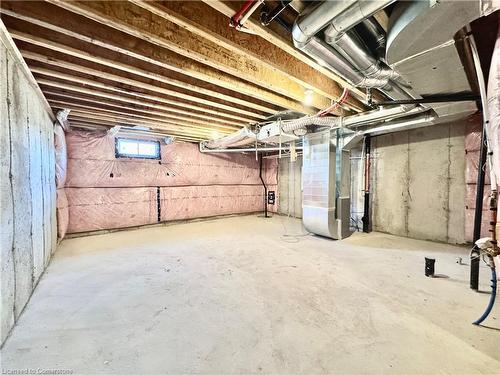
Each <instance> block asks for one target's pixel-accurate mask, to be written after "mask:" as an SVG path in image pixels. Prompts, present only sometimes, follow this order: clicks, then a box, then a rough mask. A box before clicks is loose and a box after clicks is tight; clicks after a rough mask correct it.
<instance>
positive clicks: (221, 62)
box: [47, 0, 331, 113]
mask: <svg viewBox="0 0 500 375" xmlns="http://www.w3.org/2000/svg"><path fill="white" fill-rule="evenodd" d="M47 1H49V2H50V3H53V4H56V5H58V6H60V7H62V8H64V9H67V10H70V11H72V12H74V13H77V14H80V15H83V16H86V17H88V18H90V19H93V20H94V21H97V22H100V23H103V24H105V25H107V26H110V27H113V28H115V29H116V30H119V31H122V32H124V33H127V34H130V35H133V36H135V37H137V38H141V39H145V40H147V41H149V42H151V43H154V44H156V45H158V46H160V47H162V48H166V49H168V50H171V51H173V52H175V53H177V54H179V55H182V56H184V57H186V58H189V59H191V60H194V61H199V62H202V63H203V64H205V65H208V66H210V67H212V68H215V69H218V70H220V71H222V72H224V73H227V74H229V75H232V76H234V77H239V78H241V79H243V80H245V81H247V82H250V83H252V84H253V85H255V86H257V87H261V88H263V89H264V90H262V91H261V90H258V89H255V88H254V89H253V90H250V91H248V92H243V91H241V92H242V93H244V94H246V95H250V96H254V97H256V98H259V99H262V100H265V101H268V102H270V103H273V104H276V105H279V106H281V107H284V108H289V109H293V110H296V111H299V112H302V113H315V110H313V109H311V108H309V107H306V106H305V105H303V104H302V103H301V102H302V100H303V99H304V91H305V88H304V87H301V86H300V85H298V84H296V83H295V82H293V81H292V80H290V79H289V78H287V77H285V76H283V75H281V74H280V73H279V72H278V71H276V70H274V71H273V70H272V69H268V68H267V67H264V66H261V65H258V64H255V63H253V62H251V61H249V60H248V59H245V58H244V56H242V55H240V54H234V53H232V52H231V51H228V50H227V49H225V48H223V47H221V46H219V45H218V44H216V43H213V42H210V41H209V40H208V39H204V38H201V37H199V36H197V35H196V34H193V33H190V32H189V31H188V30H186V29H184V28H182V27H180V26H178V25H175V24H173V23H171V22H169V21H167V20H165V19H164V18H161V17H159V16H157V15H155V14H153V13H151V12H149V11H146V10H145V9H143V8H140V7H138V6H136V5H133V4H131V3H127V2H119V1H113V2H105V1H102V2H75V1H69V2H68V1H59V0H47ZM241 88H242V89H243V86H242V87H241ZM236 91H238V90H236ZM271 92H274V93H276V94H279V95H277V96H273V95H270V93H271ZM330 104H331V103H330V101H329V100H327V99H326V98H324V97H318V96H315V97H314V103H313V106H314V107H316V108H318V109H319V108H324V107H327V106H329V105H330Z"/></svg>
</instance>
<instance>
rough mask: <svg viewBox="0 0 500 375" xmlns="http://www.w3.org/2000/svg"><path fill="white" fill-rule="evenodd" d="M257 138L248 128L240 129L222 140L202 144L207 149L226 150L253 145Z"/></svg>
mask: <svg viewBox="0 0 500 375" xmlns="http://www.w3.org/2000/svg"><path fill="white" fill-rule="evenodd" d="M256 139H257V136H256V135H255V133H254V132H252V131H251V130H249V129H248V128H241V129H240V130H238V131H237V132H235V133H233V134H230V135H227V136H225V137H223V138H218V139H213V140H211V141H205V142H203V146H204V147H205V148H209V149H218V148H226V147H231V146H243V145H248V144H250V143H255V140H256Z"/></svg>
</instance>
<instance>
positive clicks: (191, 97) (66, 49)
mask: <svg viewBox="0 0 500 375" xmlns="http://www.w3.org/2000/svg"><path fill="white" fill-rule="evenodd" d="M10 33H11V35H12V37H13V38H14V39H16V40H21V41H24V42H27V43H30V44H34V45H36V46H39V47H43V48H46V49H49V50H53V51H57V52H59V53H63V54H67V55H70V56H73V57H76V58H78V59H81V60H86V61H90V62H93V63H96V64H100V65H103V66H106V67H109V68H111V69H114V70H118V71H122V72H125V73H129V74H131V75H137V76H140V77H144V78H147V79H150V80H152V81H158V82H163V83H165V84H170V82H169V80H168V79H165V78H164V77H163V76H160V75H158V74H154V73H150V72H148V71H145V70H142V69H139V68H136V67H134V66H132V65H127V64H123V63H120V62H116V61H113V60H110V59H105V58H102V57H99V56H96V55H93V54H92V53H90V52H84V51H81V50H77V49H75V48H72V47H70V46H66V45H62V44H60V43H55V42H52V41H50V40H47V39H44V38H41V37H38V36H34V35H31V34H27V33H23V32H20V31H17V30H11V31H10ZM51 60H54V61H55V62H54V64H55V63H56V62H57V61H58V59H54V58H51V57H50V56H48V57H47V58H46V62H47V63H50V62H51ZM66 66H68V67H70V66H75V64H71V63H67V64H66ZM79 70H80V71H82V72H84V71H86V70H87V68H85V67H84V66H79ZM111 76H112V75H111V74H109V73H104V72H100V73H99V74H98V77H111ZM115 77H118V79H119V81H120V82H122V83H125V82H127V83H128V84H130V85H132V86H136V87H139V86H140V87H143V88H145V87H147V88H148V90H151V91H156V92H161V93H163V94H165V95H169V96H175V97H178V98H182V99H185V100H188V101H191V102H196V103H200V104H204V105H207V106H211V107H217V108H221V109H224V110H226V111H231V112H239V113H241V114H244V115H246V116H253V115H254V112H252V111H251V109H250V108H249V109H246V110H245V109H239V108H236V107H235V106H231V105H229V104H223V103H221V102H218V101H214V100H210V99H204V98H202V97H199V96H197V95H195V94H194V93H193V94H185V93H181V92H179V91H175V90H172V89H167V88H164V87H159V86H155V85H151V84H147V83H143V82H140V81H137V80H134V79H131V78H127V77H124V76H116V75H115ZM194 90H195V89H193V91H192V92H194ZM206 95H208V94H206ZM225 99H227V100H230V99H231V98H225ZM233 100H234V99H233ZM234 101H235V102H236V100H234ZM239 104H240V103H239ZM241 104H242V105H243V104H245V105H247V106H249V107H257V108H255V109H257V110H258V111H264V110H265V111H266V112H267V113H272V112H273V109H271V108H267V107H262V106H260V105H259V106H257V105H253V104H251V103H248V102H243V103H241Z"/></svg>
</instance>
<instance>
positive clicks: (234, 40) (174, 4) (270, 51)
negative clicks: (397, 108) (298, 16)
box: [130, 0, 362, 113]
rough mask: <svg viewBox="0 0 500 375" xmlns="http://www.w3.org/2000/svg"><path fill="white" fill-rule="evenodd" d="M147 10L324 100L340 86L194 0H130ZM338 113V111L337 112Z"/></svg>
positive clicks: (338, 93) (334, 97)
mask: <svg viewBox="0 0 500 375" xmlns="http://www.w3.org/2000/svg"><path fill="white" fill-rule="evenodd" d="M130 1H131V2H132V3H134V4H136V5H137V6H140V7H142V8H144V9H147V10H149V11H150V12H152V13H154V14H156V15H158V16H160V17H162V18H164V19H166V20H168V21H170V22H173V23H175V24H177V25H179V26H180V27H182V28H185V29H187V30H189V31H191V32H193V33H195V34H197V35H199V36H201V37H203V38H206V39H208V40H210V41H212V42H214V43H217V44H218V45H220V46H223V47H224V48H226V49H228V50H230V51H232V52H233V53H242V54H244V55H245V57H247V58H248V59H250V60H251V61H254V62H259V63H260V64H264V65H266V66H268V67H269V68H271V69H275V70H278V71H280V72H281V73H283V74H284V75H285V76H286V77H288V78H290V79H291V80H293V81H295V82H296V83H297V84H299V85H301V86H302V87H305V88H307V89H310V90H313V91H314V92H315V93H316V94H317V95H320V96H324V97H326V98H328V100H338V99H339V98H340V96H341V95H342V92H343V88H342V87H341V86H340V85H339V84H338V83H337V82H335V81H333V80H331V79H328V78H327V77H325V75H323V74H322V73H319V72H318V71H317V70H314V69H313V68H311V67H310V66H309V65H307V64H305V63H304V62H302V61H300V60H299V59H297V58H295V57H294V56H292V55H290V54H288V53H286V52H285V51H283V50H282V49H280V48H278V47H276V46H275V45H274V44H272V43H270V42H269V41H267V40H266V39H264V38H262V37H260V36H258V35H252V34H248V33H242V32H238V31H236V29H234V28H232V27H229V19H228V18H227V17H226V16H224V15H223V14H221V13H220V12H218V11H216V10H215V9H213V8H211V7H209V6H208V5H206V4H205V3H203V2H198V1H165V2H162V3H157V2H151V1H144V0H130ZM347 104H353V105H355V106H357V107H361V108H362V103H360V102H359V101H357V100H356V99H355V98H352V97H351V98H349V99H348V101H347ZM339 113H340V112H339Z"/></svg>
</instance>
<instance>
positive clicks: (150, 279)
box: [2, 216, 500, 375]
mask: <svg viewBox="0 0 500 375" xmlns="http://www.w3.org/2000/svg"><path fill="white" fill-rule="evenodd" d="M299 233H301V227H300V221H297V220H295V219H290V218H286V217H278V216H275V217H274V218H272V219H267V220H266V219H263V218H259V217H256V216H243V217H232V218H225V219H219V220H213V221H205V222H194V223H188V224H181V225H174V226H169V227H156V228H147V229H140V230H134V231H125V232H117V233H112V234H105V235H99V236H93V237H85V238H76V239H70V240H65V241H63V243H62V244H61V246H60V248H59V250H58V251H57V253H56V255H55V256H54V258H53V260H52V263H51V264H50V266H49V268H48V269H47V271H46V273H45V275H44V276H43V278H42V280H41V282H40V284H39V286H38V287H37V289H36V291H35V293H34V295H33V296H32V298H31V301H30V302H29V305H28V307H27V309H26V310H25V312H24V313H23V315H22V316H21V319H20V321H19V323H18V325H17V326H16V327H15V328H14V331H13V333H12V335H11V337H10V338H9V339H8V341H7V342H6V344H5V345H4V348H3V350H2V368H3V369H4V371H5V369H16V368H24V369H25V368H35V369H37V368H42V369H66V370H72V371H73V373H74V374H166V373H169V374H240V373H255V374H436V373H439V374H454V375H456V374H467V375H469V374H500V345H499V344H500V304H497V306H496V309H495V311H494V313H493V316H492V317H490V318H489V320H488V321H487V324H488V325H489V326H490V328H478V327H475V326H473V325H472V324H471V321H472V320H474V319H475V318H477V317H478V316H479V315H480V314H481V313H482V311H483V308H484V307H485V306H486V304H487V300H488V298H489V296H488V295H487V294H486V293H473V292H471V291H470V290H469V289H468V281H467V280H468V267H467V266H465V265H458V264H457V263H456V262H455V259H456V257H457V256H462V257H463V258H464V259H465V260H466V259H467V257H466V254H467V249H466V248H461V247H453V246H449V245H443V244H435V243H430V242H424V241H416V240H409V239H404V238H399V237H394V236H390V235H384V234H379V233H373V234H370V235H365V234H355V235H353V236H352V237H351V238H349V239H347V240H345V241H341V242H340V241H330V240H327V239H324V238H319V237H316V236H291V235H293V234H299ZM284 234H287V235H286V236H284ZM426 255H429V256H433V257H435V258H436V259H437V263H436V271H437V273H439V274H442V275H446V277H442V278H434V279H429V278H426V277H424V256H426ZM482 273H483V274H482V276H483V277H482V280H483V281H484V282H485V283H484V284H483V287H484V288H485V289H487V286H488V284H487V281H488V274H487V269H486V268H484V267H483V269H482ZM4 373H5V372H4Z"/></svg>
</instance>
